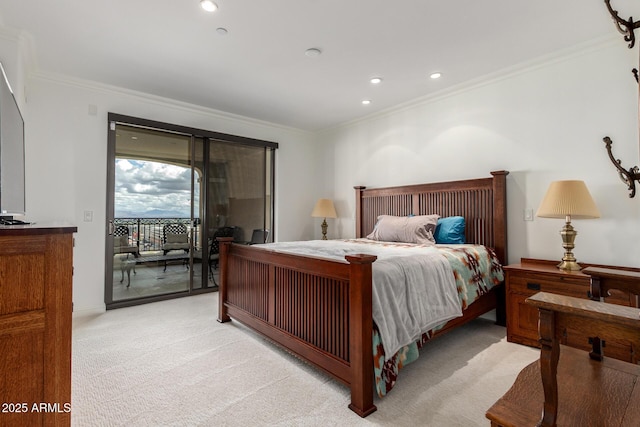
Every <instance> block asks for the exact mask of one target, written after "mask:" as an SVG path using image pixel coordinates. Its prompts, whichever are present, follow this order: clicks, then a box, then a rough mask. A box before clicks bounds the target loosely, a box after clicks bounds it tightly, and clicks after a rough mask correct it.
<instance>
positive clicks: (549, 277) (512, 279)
mask: <svg viewBox="0 0 640 427" xmlns="http://www.w3.org/2000/svg"><path fill="white" fill-rule="evenodd" d="M556 264H557V261H544V260H536V259H529V258H523V259H522V260H521V262H520V263H519V264H511V265H508V266H506V267H505V268H504V270H505V273H506V278H505V293H506V309H507V340H508V341H510V342H515V343H519V344H525V345H529V346H534V347H539V346H540V345H539V343H538V310H537V309H536V308H535V307H532V306H530V305H529V304H525V300H526V299H527V298H528V297H530V296H532V295H534V294H536V293H537V292H541V291H542V292H550V293H554V294H558V295H564V296H571V297H576V298H584V299H588V298H589V285H590V276H588V275H586V274H584V273H582V272H580V271H569V272H567V271H562V270H559V269H558V268H556ZM581 265H582V267H588V266H595V267H608V266H603V265H589V264H585V263H581ZM616 268H618V269H622V270H629V271H638V269H633V268H620V267H616ZM606 302H608V303H612V304H619V305H625V306H631V307H638V301H637V299H636V297H635V296H631V295H629V294H627V293H623V292H619V291H613V292H612V295H611V296H610V297H607V298H606ZM561 344H564V345H569V346H572V347H575V348H579V349H583V350H589V349H590V348H591V344H590V338H589V337H588V336H585V335H584V334H582V333H579V332H577V331H574V330H572V329H570V328H567V329H566V331H565V334H564V337H563V340H562V342H561ZM606 345H607V349H606V353H607V355H609V356H611V357H615V358H616V359H620V360H625V361H631V359H632V349H631V347H630V344H629V343H628V342H625V341H624V340H621V341H615V340H609V342H607V343H606Z"/></svg>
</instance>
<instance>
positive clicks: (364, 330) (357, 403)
mask: <svg viewBox="0 0 640 427" xmlns="http://www.w3.org/2000/svg"><path fill="white" fill-rule="evenodd" d="M346 259H347V261H349V263H350V264H351V272H350V278H349V283H350V298H349V299H350V305H349V310H350V316H349V330H350V336H349V353H350V356H349V359H350V364H351V383H350V387H351V403H350V404H349V409H351V410H352V411H353V412H355V413H356V414H358V415H360V416H361V417H363V418H364V417H366V416H367V415H369V414H371V413H373V412H375V410H376V409H377V408H376V406H375V405H374V404H373V309H372V304H373V303H372V285H371V276H372V273H371V264H372V263H373V261H375V260H376V257H375V256H372V255H353V256H347V257H346Z"/></svg>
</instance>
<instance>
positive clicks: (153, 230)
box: [111, 124, 200, 303]
mask: <svg viewBox="0 0 640 427" xmlns="http://www.w3.org/2000/svg"><path fill="white" fill-rule="evenodd" d="M115 132H116V138H115V161H114V187H113V240H114V244H113V263H112V275H111V278H112V288H111V289H112V294H111V301H112V302H114V303H116V302H120V301H123V300H135V299H142V298H153V297H157V296H159V295H165V294H172V293H180V292H187V291H189V289H190V274H189V269H190V258H191V256H192V255H193V253H194V252H193V248H194V247H198V246H199V242H198V241H197V239H198V237H199V236H200V233H199V231H198V228H199V221H198V220H197V217H194V216H193V212H192V200H193V202H194V203H196V204H199V194H200V193H199V179H198V178H195V179H193V178H192V173H193V174H194V175H197V173H196V172H195V171H193V170H192V166H191V163H192V162H191V160H190V159H191V155H192V153H191V151H192V142H191V137H190V136H185V135H180V134H174V133H169V132H162V131H158V130H150V129H144V128H137V127H132V126H126V125H121V124H118V125H116V129H115ZM194 195H195V197H194ZM195 212H196V213H197V212H198V210H196V211H195Z"/></svg>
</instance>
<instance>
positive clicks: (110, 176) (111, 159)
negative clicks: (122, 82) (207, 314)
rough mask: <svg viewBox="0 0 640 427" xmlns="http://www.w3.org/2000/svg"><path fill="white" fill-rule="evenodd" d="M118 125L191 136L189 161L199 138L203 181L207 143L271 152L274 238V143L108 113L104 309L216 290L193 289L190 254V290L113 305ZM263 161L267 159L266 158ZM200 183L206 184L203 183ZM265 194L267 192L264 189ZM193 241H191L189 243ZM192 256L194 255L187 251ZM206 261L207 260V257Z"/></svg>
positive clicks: (204, 222) (204, 247)
mask: <svg viewBox="0 0 640 427" xmlns="http://www.w3.org/2000/svg"><path fill="white" fill-rule="evenodd" d="M117 124H122V125H128V126H133V127H140V128H147V129H152V130H158V131H161V132H168V133H177V134H181V135H185V136H188V135H190V136H191V153H190V154H191V159H192V160H193V159H194V158H195V157H194V154H195V149H196V148H195V147H196V144H195V141H196V140H197V139H199V138H201V139H202V141H203V144H204V150H203V153H202V154H203V156H204V157H203V159H205V161H204V164H203V175H204V176H205V177H206V176H207V175H206V171H207V170H208V163H209V162H208V158H209V157H208V156H209V150H210V143H209V141H214V142H215V141H220V142H226V143H237V144H239V145H248V146H256V147H264V148H265V149H270V150H271V151H272V153H271V155H270V156H269V159H268V161H269V162H270V171H271V180H270V195H271V203H270V204H269V206H268V209H269V210H270V219H271V233H272V234H271V235H272V236H275V234H274V233H275V229H274V226H275V218H274V205H275V202H274V200H275V195H274V190H275V150H276V149H277V148H278V143H277V142H272V141H266V140H260V139H254V138H248V137H243V136H238V135H231V134H225V133H220V132H215V131H209V130H203V129H198V128H192V127H188V126H180V125H175V124H171V123H165V122H159V121H155V120H149V119H143V118H139V117H132V116H127V115H122V114H118V113H112V112H109V113H108V115H107V126H108V127H107V129H108V132H107V134H108V136H107V179H106V181H107V196H106V198H107V200H106V222H105V248H106V253H105V277H104V301H105V305H106V308H107V309H114V308H120V307H128V306H133V305H139V304H146V303H148V302H154V301H162V300H167V299H173V298H177V297H182V296H189V295H194V294H199V293H204V292H212V291H214V290H216V289H215V288H210V287H206V286H204V284H205V283H207V282H203V286H202V287H201V288H197V289H193V277H192V276H193V274H194V272H193V255H192V254H191V255H190V257H189V264H190V275H189V286H188V289H187V291H184V292H177V293H169V294H161V295H157V296H150V297H145V298H144V299H137V298H136V299H128V300H119V301H113V286H111V287H109V286H107V283H111V284H112V281H113V267H114V266H113V261H114V257H113V256H109V255H111V254H113V238H112V236H113V220H114V213H115V203H114V194H113V189H114V188H115V146H116V132H115V127H116V125H117ZM265 158H266V157H265ZM191 169H192V171H191V195H192V200H193V191H194V179H195V176H194V175H195V174H194V172H193V169H194V165H193V162H192V165H191ZM203 181H206V179H205V180H203ZM202 184H203V185H206V182H204V183H202ZM265 190H266V189H265ZM203 194H207V189H206V188H205V189H204V192H203ZM200 203H202V204H203V206H202V210H203V218H201V220H202V225H201V229H202V233H201V234H202V240H203V242H206V241H207V240H208V237H209V236H208V228H207V227H208V224H207V215H206V213H207V200H206V198H205V200H201V202H200ZM194 213H195V212H194V205H193V203H192V204H191V218H192V219H193V218H194ZM192 241H193V240H192ZM208 250H209V248H208V245H202V257H203V264H204V258H205V256H206V255H207V254H208ZM190 252H193V251H190ZM207 259H208V257H207ZM204 271H205V269H204V268H203V270H202V272H203V275H202V279H201V280H205V279H207V280H208V276H207V275H205V274H204Z"/></svg>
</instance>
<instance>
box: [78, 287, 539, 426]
mask: <svg viewBox="0 0 640 427" xmlns="http://www.w3.org/2000/svg"><path fill="white" fill-rule="evenodd" d="M217 302H218V294H217V293H213V294H206V295H200V296H193V297H188V298H180V299H175V300H171V301H163V302H157V303H152V304H146V305H142V306H137V307H129V308H122V309H118V310H112V311H108V312H106V313H104V314H100V315H96V316H85V317H76V318H74V325H73V365H72V372H73V382H72V425H74V426H83V427H84V426H249V425H250V426H375V425H389V426H416V425H420V426H446V427H452V426H474V427H475V426H488V425H489V422H488V420H487V419H486V418H485V415H484V414H485V412H486V410H487V409H488V408H489V407H490V406H491V405H492V404H493V403H494V402H495V401H496V400H497V399H498V398H499V397H500V396H502V395H503V394H504V393H505V392H506V391H507V389H508V388H509V387H510V386H511V384H512V383H513V380H514V379H515V377H516V375H517V373H518V372H519V371H520V370H521V369H522V368H523V367H524V366H526V365H527V364H529V363H530V362H531V361H533V360H535V359H537V358H538V355H539V352H538V350H536V349H532V348H528V347H524V346H520V345H517V344H511V343H507V342H506V338H505V328H502V327H499V326H495V325H494V324H493V322H492V321H490V320H487V319H478V320H476V321H474V322H472V323H470V324H469V325H467V326H465V327H462V328H458V329H457V330H455V331H453V332H451V333H449V334H447V335H445V336H443V337H440V338H438V339H437V340H434V341H433V342H431V343H429V344H428V345H427V346H426V347H425V348H423V350H422V354H421V357H420V358H419V359H418V360H417V361H416V362H415V363H413V364H410V365H409V366H407V367H406V368H405V369H404V370H403V371H401V373H400V377H399V379H398V383H397V384H396V387H395V388H394V389H393V390H392V391H391V392H390V393H389V395H388V396H386V397H385V398H383V399H379V398H377V397H376V400H375V404H376V406H377V407H378V411H377V412H375V413H373V414H372V415H370V416H369V417H367V418H365V419H361V418H359V417H358V416H357V415H356V414H355V413H353V412H351V411H350V410H349V409H348V408H347V405H348V403H349V391H348V389H347V388H346V387H345V386H343V385H342V384H340V383H338V382H337V381H335V380H333V379H331V378H330V377H328V376H326V375H325V374H323V373H321V372H319V371H318V370H316V369H315V368H312V367H310V366H308V365H306V364H304V363H303V362H300V361H299V360H298V359H296V358H295V357H293V356H291V355H289V354H288V353H286V352H284V351H282V350H280V349H279V348H278V347H276V346H275V345H273V344H272V343H270V342H269V341H267V340H265V339H263V338H261V337H260V336H258V335H257V334H255V333H253V332H252V331H249V330H248V329H246V328H244V327H243V326H242V325H240V324H238V323H237V322H231V323H225V324H220V323H218V322H217V321H216V316H217Z"/></svg>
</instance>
